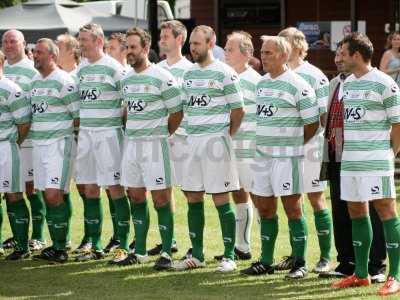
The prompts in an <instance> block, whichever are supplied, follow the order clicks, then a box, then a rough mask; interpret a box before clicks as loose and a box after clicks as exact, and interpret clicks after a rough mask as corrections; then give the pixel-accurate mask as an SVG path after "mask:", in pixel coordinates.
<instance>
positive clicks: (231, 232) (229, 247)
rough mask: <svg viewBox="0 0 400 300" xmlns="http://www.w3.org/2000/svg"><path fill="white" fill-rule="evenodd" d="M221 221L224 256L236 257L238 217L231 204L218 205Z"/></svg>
mask: <svg viewBox="0 0 400 300" xmlns="http://www.w3.org/2000/svg"><path fill="white" fill-rule="evenodd" d="M217 210H218V216H219V222H220V224H221V231H222V239H223V241H224V246H225V251H224V257H226V258H230V259H235V238H236V218H235V212H234V211H233V210H232V207H231V204H230V203H229V202H228V203H226V204H223V205H220V206H217Z"/></svg>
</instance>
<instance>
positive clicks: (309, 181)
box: [303, 130, 326, 193]
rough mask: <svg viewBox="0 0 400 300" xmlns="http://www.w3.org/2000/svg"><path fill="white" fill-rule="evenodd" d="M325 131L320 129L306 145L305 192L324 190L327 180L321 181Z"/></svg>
mask: <svg viewBox="0 0 400 300" xmlns="http://www.w3.org/2000/svg"><path fill="white" fill-rule="evenodd" d="M323 142H324V137H323V131H322V130H321V131H319V132H318V133H317V134H316V135H315V136H314V137H313V138H312V139H311V140H310V141H308V143H307V144H305V145H304V176H303V185H304V193H315V192H323V191H325V189H326V181H320V180H319V177H320V173H321V165H322V145H323Z"/></svg>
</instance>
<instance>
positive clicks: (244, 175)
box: [236, 158, 254, 192]
mask: <svg viewBox="0 0 400 300" xmlns="http://www.w3.org/2000/svg"><path fill="white" fill-rule="evenodd" d="M236 167H237V170H238V174H239V184H240V188H241V189H244V191H245V192H251V184H252V182H253V174H254V170H253V168H254V160H253V159H250V158H246V159H239V158H237V160H236Z"/></svg>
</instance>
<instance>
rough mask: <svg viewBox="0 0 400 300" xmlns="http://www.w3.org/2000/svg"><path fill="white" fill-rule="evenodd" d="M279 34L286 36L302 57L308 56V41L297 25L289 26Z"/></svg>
mask: <svg viewBox="0 0 400 300" xmlns="http://www.w3.org/2000/svg"><path fill="white" fill-rule="evenodd" d="M278 36H281V37H284V38H286V39H287V40H288V42H289V43H290V45H291V46H292V49H293V50H299V51H300V57H301V58H302V59H304V58H305V57H306V56H307V52H308V43H307V40H306V36H305V35H304V33H303V32H302V31H300V30H298V29H297V28H295V27H288V28H286V29H283V30H282V31H281V32H279V34H278Z"/></svg>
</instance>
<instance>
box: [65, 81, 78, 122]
mask: <svg viewBox="0 0 400 300" xmlns="http://www.w3.org/2000/svg"><path fill="white" fill-rule="evenodd" d="M60 96H61V99H62V102H63V103H64V105H65V106H67V109H68V111H69V112H70V113H71V115H72V118H73V119H78V118H79V106H80V99H79V92H78V85H77V84H76V83H75V81H74V80H73V79H72V78H71V80H70V81H67V82H65V83H64V86H63V88H62V90H61V93H60Z"/></svg>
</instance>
